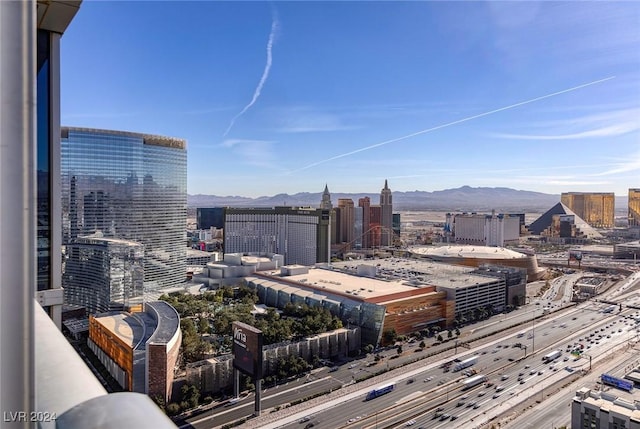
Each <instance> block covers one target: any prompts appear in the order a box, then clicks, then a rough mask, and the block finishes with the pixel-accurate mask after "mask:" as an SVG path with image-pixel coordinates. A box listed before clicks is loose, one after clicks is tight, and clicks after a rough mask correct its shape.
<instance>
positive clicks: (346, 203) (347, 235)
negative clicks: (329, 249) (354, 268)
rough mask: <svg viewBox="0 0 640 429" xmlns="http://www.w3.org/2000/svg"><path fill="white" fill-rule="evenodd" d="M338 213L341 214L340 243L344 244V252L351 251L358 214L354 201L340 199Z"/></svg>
mask: <svg viewBox="0 0 640 429" xmlns="http://www.w3.org/2000/svg"><path fill="white" fill-rule="evenodd" d="M338 208H339V209H340V210H339V211H338V213H339V214H340V222H339V225H340V238H339V240H340V241H339V243H343V245H344V247H343V249H344V250H350V249H351V246H352V245H353V241H354V238H355V222H356V213H355V206H354V204H353V200H352V199H351V198H340V199H338Z"/></svg>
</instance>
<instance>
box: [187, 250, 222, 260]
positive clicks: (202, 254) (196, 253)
mask: <svg viewBox="0 0 640 429" xmlns="http://www.w3.org/2000/svg"><path fill="white" fill-rule="evenodd" d="M214 253H216V252H205V251H204V250H198V249H187V257H190V258H196V257H211V255H213V254H214Z"/></svg>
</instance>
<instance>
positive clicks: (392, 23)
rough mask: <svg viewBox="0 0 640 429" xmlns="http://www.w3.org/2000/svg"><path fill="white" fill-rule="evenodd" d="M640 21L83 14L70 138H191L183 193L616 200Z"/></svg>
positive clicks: (459, 10)
mask: <svg viewBox="0 0 640 429" xmlns="http://www.w3.org/2000/svg"><path fill="white" fill-rule="evenodd" d="M150 5H152V7H150ZM638 22H640V3H637V2H607V3H600V2H579V3H572V2H554V1H551V2H524V3H515V2H464V3H459V2H154V3H151V4H150V3H145V2H84V3H83V4H82V7H81V8H80V11H79V13H78V15H77V18H76V19H75V20H74V22H73V23H72V25H71V26H70V27H69V29H68V30H67V32H66V33H65V35H64V37H63V38H62V50H61V52H62V64H63V66H62V67H63V68H62V71H61V79H62V88H61V92H62V122H63V124H64V125H69V126H81V127H89V128H105V129H116V130H127V131H134V132H143V133H151V134H160V135H168V136H174V137H180V138H184V139H186V140H187V141H188V192H189V194H210V195H242V196H247V197H258V196H262V195H275V194H279V193H288V194H295V193H298V192H312V193H313V192H319V191H321V190H322V189H323V188H324V185H325V183H326V184H328V185H329V188H330V190H331V192H332V193H342V192H344V193H358V192H364V193H369V192H372V193H374V192H379V189H380V188H381V186H382V184H383V183H384V180H385V179H388V180H389V186H390V188H391V189H392V190H393V191H413V190H422V191H436V190H443V189H450V188H457V187H460V186H463V185H469V186H472V187H510V188H513V189H522V190H530V191H537V192H544V193H549V194H560V193H562V192H568V191H583V192H585V191H592V192H615V193H616V195H618V196H624V195H626V194H627V190H628V188H635V187H640V181H639V180H638V177H640V120H639V118H640V52H639V50H638V49H637V46H639V45H640V28H639V26H638V25H637V23H638ZM158 23H169V27H168V28H167V27H166V26H161V25H158Z"/></svg>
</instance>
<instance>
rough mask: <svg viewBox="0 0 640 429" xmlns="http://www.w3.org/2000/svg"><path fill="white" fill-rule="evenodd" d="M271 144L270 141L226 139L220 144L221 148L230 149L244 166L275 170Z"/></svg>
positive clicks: (274, 158) (274, 157)
mask: <svg viewBox="0 0 640 429" xmlns="http://www.w3.org/2000/svg"><path fill="white" fill-rule="evenodd" d="M273 144H274V142H273V141H270V140H243V139H228V140H225V141H224V142H222V144H221V146H222V147H225V148H229V149H231V150H232V152H233V154H234V155H236V156H238V157H239V158H240V161H241V162H243V163H245V164H249V165H253V166H256V167H263V168H271V169H275V168H277V167H276V156H275V152H274V148H273Z"/></svg>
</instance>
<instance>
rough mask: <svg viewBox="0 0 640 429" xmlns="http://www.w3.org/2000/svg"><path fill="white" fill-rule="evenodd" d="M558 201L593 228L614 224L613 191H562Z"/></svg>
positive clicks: (609, 226)
mask: <svg viewBox="0 0 640 429" xmlns="http://www.w3.org/2000/svg"><path fill="white" fill-rule="evenodd" d="M560 201H561V202H562V204H564V205H566V206H567V207H569V208H570V209H571V211H573V212H574V213H575V214H577V215H578V216H579V217H580V218H582V219H584V220H585V221H586V222H587V223H588V224H589V225H591V226H593V227H595V228H612V227H613V226H614V221H613V218H614V209H615V195H614V194H613V192H563V193H562V195H561V196H560Z"/></svg>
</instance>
